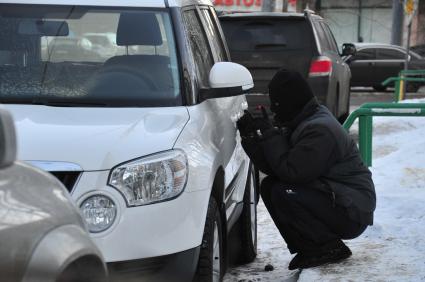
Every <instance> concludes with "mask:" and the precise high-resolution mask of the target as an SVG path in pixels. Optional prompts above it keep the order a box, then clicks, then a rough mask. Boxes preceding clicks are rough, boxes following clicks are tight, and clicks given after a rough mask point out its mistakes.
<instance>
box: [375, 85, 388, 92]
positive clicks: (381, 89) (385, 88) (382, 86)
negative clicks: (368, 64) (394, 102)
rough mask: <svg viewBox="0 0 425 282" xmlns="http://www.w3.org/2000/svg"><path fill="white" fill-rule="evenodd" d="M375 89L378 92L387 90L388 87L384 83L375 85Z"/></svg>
mask: <svg viewBox="0 0 425 282" xmlns="http://www.w3.org/2000/svg"><path fill="white" fill-rule="evenodd" d="M373 89H375V91H378V92H385V90H387V87H386V86H384V85H380V84H377V85H374V86H373Z"/></svg>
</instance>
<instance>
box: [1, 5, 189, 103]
mask: <svg viewBox="0 0 425 282" xmlns="http://www.w3.org/2000/svg"><path fill="white" fill-rule="evenodd" d="M179 81H180V78H179V67H178V60H177V54H176V48H175V42H174V37H173V32H172V27H171V20H170V16H169V14H168V12H167V10H165V9H159V10H158V9H155V10H152V9H134V8H129V9H121V8H107V7H80V6H46V5H43V6H36V5H9V4H0V102H3V103H28V104H52V105H67V106H79V105H91V106H112V107H114V106H117V107H126V106H130V107H135V106H136V107H152V106H175V105H181V104H182V101H181V95H180V84H179Z"/></svg>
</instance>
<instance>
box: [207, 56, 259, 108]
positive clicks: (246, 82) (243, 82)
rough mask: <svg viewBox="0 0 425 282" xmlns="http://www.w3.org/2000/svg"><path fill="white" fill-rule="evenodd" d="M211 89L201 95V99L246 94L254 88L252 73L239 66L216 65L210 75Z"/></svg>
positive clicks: (228, 63) (232, 64) (223, 63)
mask: <svg viewBox="0 0 425 282" xmlns="http://www.w3.org/2000/svg"><path fill="white" fill-rule="evenodd" d="M209 82H210V87H211V89H209V90H207V91H203V92H202V93H201V99H202V100H206V99H209V98H222V97H231V96H237V95H241V94H244V93H246V92H248V90H250V89H252V88H253V87H254V82H253V80H252V76H251V73H250V72H249V70H248V69H247V68H246V67H244V66H242V65H239V64H236V63H231V62H219V63H215V64H214V66H213V67H212V68H211V71H210V75H209Z"/></svg>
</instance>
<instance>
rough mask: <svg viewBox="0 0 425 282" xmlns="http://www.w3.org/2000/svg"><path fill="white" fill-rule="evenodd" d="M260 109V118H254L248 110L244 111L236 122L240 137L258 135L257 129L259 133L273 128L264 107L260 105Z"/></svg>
mask: <svg viewBox="0 0 425 282" xmlns="http://www.w3.org/2000/svg"><path fill="white" fill-rule="evenodd" d="M261 110H262V112H263V117H262V118H254V117H252V115H251V113H250V112H248V111H246V110H245V111H244V115H243V116H242V117H241V118H240V119H239V120H238V121H237V122H236V125H237V127H238V129H239V132H240V134H241V137H253V136H258V133H257V131H258V130H260V132H261V134H264V133H265V132H266V131H267V130H268V129H271V128H273V125H272V123H271V121H270V119H269V116H268V115H267V112H266V109H265V108H264V107H261Z"/></svg>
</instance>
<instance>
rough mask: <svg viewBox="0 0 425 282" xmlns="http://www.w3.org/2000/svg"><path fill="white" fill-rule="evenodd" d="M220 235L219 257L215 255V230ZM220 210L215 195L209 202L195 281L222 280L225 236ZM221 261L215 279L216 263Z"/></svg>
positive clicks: (212, 281) (210, 281) (213, 281)
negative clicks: (223, 236)
mask: <svg viewBox="0 0 425 282" xmlns="http://www.w3.org/2000/svg"><path fill="white" fill-rule="evenodd" d="M216 231H217V232H218V234H216V235H217V236H218V243H219V246H218V247H219V257H218V258H217V257H215V256H214V239H215V238H214V237H215V234H214V233H215V232H216ZM222 234H223V233H222V224H221V217H220V211H219V209H218V206H217V202H216V201H215V199H214V198H213V197H211V198H210V201H209V203H208V212H207V219H206V221H205V228H204V235H203V237H202V244H201V250H200V253H199V261H198V266H197V269H196V274H195V278H194V281H196V282H216V281H222V280H223V275H224V263H223V262H224V259H223V238H222ZM217 260H218V263H219V271H218V273H217V272H216V273H217V276H218V277H216V279H214V263H217Z"/></svg>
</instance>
